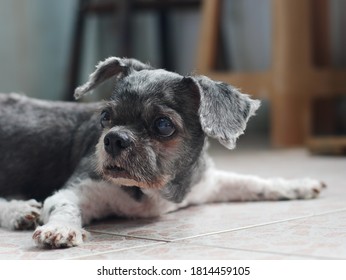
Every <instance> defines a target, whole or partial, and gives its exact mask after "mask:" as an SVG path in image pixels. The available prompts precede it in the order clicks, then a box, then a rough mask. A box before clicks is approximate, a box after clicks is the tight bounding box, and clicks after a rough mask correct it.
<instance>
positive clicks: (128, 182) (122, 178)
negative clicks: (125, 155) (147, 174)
mask: <svg viewBox="0 0 346 280" xmlns="http://www.w3.org/2000/svg"><path fill="white" fill-rule="evenodd" d="M103 175H104V176H105V177H106V178H107V179H108V181H110V182H112V183H113V184H115V185H121V186H127V187H134V186H135V187H139V188H145V189H161V188H163V187H164V186H165V185H166V184H167V183H168V181H169V179H170V177H169V176H162V177H161V178H159V179H157V180H152V181H139V180H138V179H136V178H135V177H134V176H133V175H131V174H130V172H128V171H126V170H125V169H123V168H120V167H117V166H108V167H104V168H103Z"/></svg>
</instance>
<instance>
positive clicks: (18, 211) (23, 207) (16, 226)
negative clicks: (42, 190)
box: [1, 199, 42, 230]
mask: <svg viewBox="0 0 346 280" xmlns="http://www.w3.org/2000/svg"><path fill="white" fill-rule="evenodd" d="M41 207H42V204H41V203H40V202H37V201H36V200H35V199H31V200H27V201H22V200H12V201H9V202H8V204H7V205H6V208H5V209H4V210H3V211H2V213H1V215H2V219H1V220H2V226H3V227H6V228H8V229H11V230H26V229H34V228H35V227H36V226H37V224H38V219H39V217H40V214H41Z"/></svg>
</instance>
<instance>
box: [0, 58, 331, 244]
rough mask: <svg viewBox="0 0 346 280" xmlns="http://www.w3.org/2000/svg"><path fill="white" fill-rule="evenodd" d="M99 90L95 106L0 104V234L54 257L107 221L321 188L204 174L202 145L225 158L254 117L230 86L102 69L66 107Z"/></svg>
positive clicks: (120, 63) (119, 66)
mask: <svg viewBox="0 0 346 280" xmlns="http://www.w3.org/2000/svg"><path fill="white" fill-rule="evenodd" d="M110 78H114V79H115V87H114V91H113V92H112V93H111V97H110V99H109V100H108V101H103V102H98V103H77V102H57V101H55V102H54V101H42V100H36V99H31V98H28V97H25V96H23V95H18V94H2V95H0V155H1V157H0V169H1V173H0V195H1V197H4V198H1V200H0V225H1V226H2V227H5V228H8V229H13V230H20V229H31V228H34V229H35V231H34V233H33V240H34V241H35V243H36V244H37V246H39V247H48V248H66V247H72V246H77V245H80V244H82V243H83V241H84V240H85V239H86V237H87V236H88V233H87V232H86V231H85V230H84V229H83V226H84V225H86V224H89V223H90V222H91V221H93V220H95V219H100V218H103V217H107V216H110V215H115V216H121V217H134V218H140V217H155V216H159V215H162V214H164V213H168V212H172V211H176V210H178V209H179V208H183V207H187V206H189V205H198V204H204V203H214V202H230V201H259V200H287V199H310V198H315V197H317V196H318V194H319V193H320V191H321V190H322V189H323V188H324V187H325V185H324V184H323V183H322V182H320V181H318V180H315V179H309V178H306V179H292V180H285V179H282V178H269V179H264V178H259V177H256V176H251V175H240V174H235V173H228V172H224V171H221V170H216V169H215V168H214V167H213V164H212V161H211V159H210V158H209V157H208V155H207V153H206V150H207V146H208V137H211V138H214V139H217V140H218V141H219V142H220V143H221V144H222V145H224V146H225V147H226V148H228V149H233V148H234V147H235V143H236V139H237V138H238V137H239V136H240V135H241V134H243V132H244V130H245V127H246V124H247V122H248V120H249V118H250V117H251V116H253V115H254V114H255V112H256V110H257V109H258V108H259V106H260V101H258V100H253V99H251V98H250V97H249V96H248V95H246V94H243V93H240V92H239V90H237V89H236V88H234V87H233V86H231V85H228V84H225V83H223V82H218V81H213V80H211V79H209V78H208V77H205V76H198V75H192V76H182V75H179V74H177V73H173V72H169V71H166V70H163V69H154V68H153V67H151V66H150V65H148V64H144V63H142V62H140V61H138V60H135V59H128V58H117V57H110V58H107V59H106V60H104V61H102V62H100V63H99V64H98V65H97V66H96V70H95V71H94V72H93V73H92V74H91V75H90V77H89V79H88V81H87V82H86V83H85V84H84V85H82V86H80V87H78V88H77V89H76V91H75V97H76V98H77V99H78V98H80V97H82V96H84V95H85V94H87V93H88V92H91V91H92V90H93V89H94V88H95V87H97V86H98V85H99V84H101V83H102V82H104V81H106V80H108V79H110ZM29 198H31V199H30V200H25V199H29ZM32 198H35V199H36V200H35V199H32ZM20 199H24V200H20ZM38 201H44V203H43V206H42V205H41V203H40V202H38Z"/></svg>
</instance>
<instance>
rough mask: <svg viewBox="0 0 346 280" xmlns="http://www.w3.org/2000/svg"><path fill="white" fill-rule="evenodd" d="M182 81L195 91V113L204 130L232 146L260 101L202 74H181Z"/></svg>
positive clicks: (229, 146)
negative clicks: (196, 98)
mask: <svg viewBox="0 0 346 280" xmlns="http://www.w3.org/2000/svg"><path fill="white" fill-rule="evenodd" d="M183 82H184V83H187V84H188V85H189V88H190V89H191V90H192V91H193V92H195V93H197V94H198V95H199V100H200V102H199V110H198V113H199V118H200V122H201V126H202V129H203V131H204V132H205V134H207V135H208V136H210V137H212V138H215V139H217V140H218V141H219V142H220V143H221V144H222V145H224V146H225V147H227V148H228V149H233V148H234V147H235V143H236V140H237V138H238V137H239V135H241V134H243V132H244V130H245V128H246V123H247V121H248V120H249V118H250V117H251V116H252V115H254V114H255V112H256V110H257V109H258V107H259V106H260V101H259V100H252V99H250V97H249V96H248V95H246V94H243V93H241V92H239V91H238V90H237V89H236V88H234V87H232V86H231V85H228V84H225V83H222V82H217V81H213V80H211V79H209V78H208V77H205V76H194V77H191V76H188V77H184V78H183Z"/></svg>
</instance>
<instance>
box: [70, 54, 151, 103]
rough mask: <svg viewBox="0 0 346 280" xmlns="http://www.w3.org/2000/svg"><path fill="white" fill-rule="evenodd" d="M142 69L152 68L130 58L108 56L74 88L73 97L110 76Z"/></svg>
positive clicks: (77, 96)
mask: <svg viewBox="0 0 346 280" xmlns="http://www.w3.org/2000/svg"><path fill="white" fill-rule="evenodd" d="M143 69H153V68H152V67H151V66H150V65H147V64H144V63H142V62H140V61H138V60H136V59H132V58H118V57H109V58H107V59H105V60H104V61H101V62H99V64H98V65H97V66H96V70H95V71H94V72H93V73H91V74H90V76H89V79H88V81H87V82H86V83H85V84H84V85H81V86H79V87H78V88H76V90H75V92H74V97H75V98H76V99H79V98H81V97H82V96H83V95H85V94H86V93H88V92H89V91H91V90H93V89H94V88H95V87H97V86H98V85H99V84H101V83H103V82H104V81H106V80H107V79H109V78H111V77H120V76H121V75H123V76H126V75H128V74H129V73H130V72H131V71H133V70H135V71H140V70H143Z"/></svg>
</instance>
